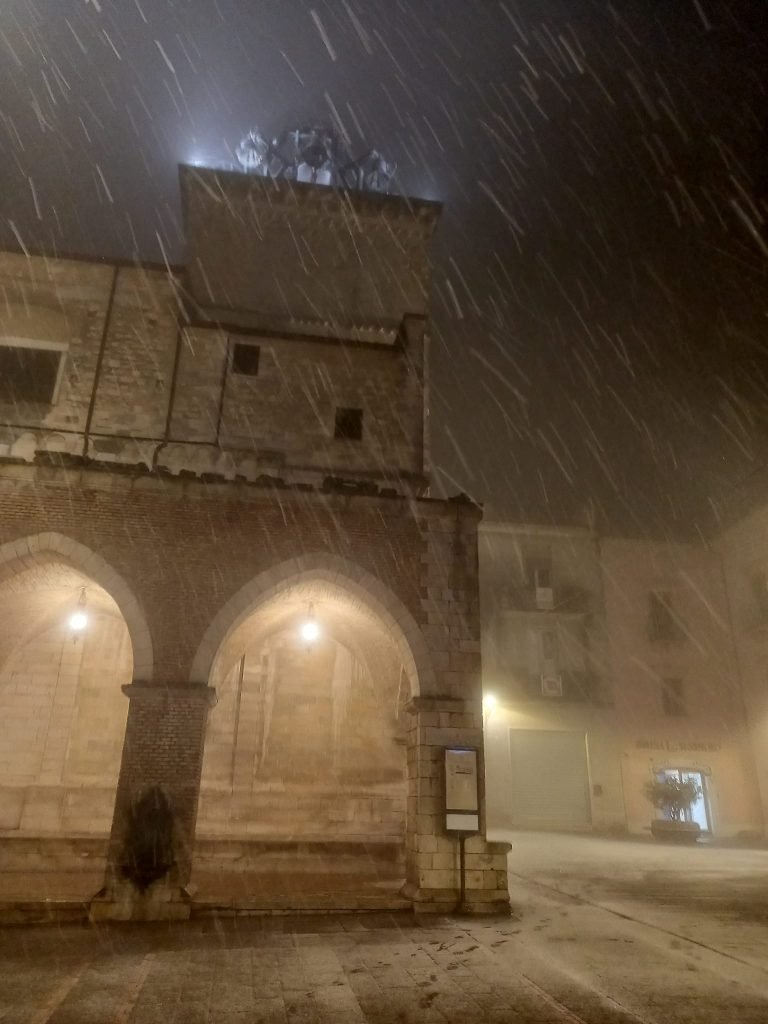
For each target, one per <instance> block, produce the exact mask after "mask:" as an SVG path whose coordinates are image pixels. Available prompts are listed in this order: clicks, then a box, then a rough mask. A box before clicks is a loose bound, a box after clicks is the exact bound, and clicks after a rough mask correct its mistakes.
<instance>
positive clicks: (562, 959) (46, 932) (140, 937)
mask: <svg viewBox="0 0 768 1024" xmlns="http://www.w3.org/2000/svg"><path fill="white" fill-rule="evenodd" d="M513 899H514V901H515V905H516V907H517V909H518V916H516V917H513V918H511V919H500V920H493V921H490V920H478V919H476V918H472V919H470V918H450V919H449V918H441V919H439V920H427V921H422V922H419V921H417V920H414V918H413V917H412V916H411V915H409V914H403V915H373V914H370V915H357V916H356V915H345V916H341V915H340V916H335V917H330V916H316V917H305V918H289V917H264V918H254V917H250V918H227V919H218V918H202V919H198V920H193V921H191V922H189V923H187V924H175V925H167V924H165V925H163V924H157V925H123V926H118V925H110V926H99V927H92V926H74V925H67V926H50V927H37V928H31V927H15V928H14V927H8V928H5V929H3V930H2V931H0V1021H2V1024H257V1022H262V1024H267V1022H269V1024H362V1022H371V1024H416V1022H425V1024H430V1022H434V1024H454V1022H455V1024H485V1022H508V1024H516V1022H517V1024H521V1022H532V1024H562V1022H569V1024H578V1022H580V1021H582V1022H584V1021H586V1022H590V1024H619V1022H622V1024H629V1022H634V1024H637V1022H649V1024H651V1022H652V1024H673V1022H677V1024H710V1022H711V1024H714V1022H717V1024H723V1022H724V1021H728V1022H730V1021H734V1022H737V1021H738V1022H739V1024H758V1022H759V1024H765V1021H766V1020H768V973H766V971H765V968H764V967H763V968H761V967H760V965H759V964H757V965H756V964H746V963H744V962H742V961H741V960H740V959H738V958H734V957H730V958H729V957H728V956H727V955H723V954H722V953H720V952H718V951H717V950H711V949H709V948H704V947H701V946H699V945H697V944H696V943H695V942H692V941H690V940H687V939H685V938H681V937H676V936H674V935H670V934H669V933H668V932H666V931H663V930H662V929H660V928H659V927H655V926H653V925H648V924H646V923H643V922H639V921H635V920H629V919H624V918H621V917H619V916H618V915H617V914H616V913H613V912H611V911H608V910H606V909H604V908H601V907H596V906H594V905H587V904H584V903H580V902H578V901H577V900H576V899H574V897H572V896H569V895H560V894H551V893H550V894H543V893H542V891H541V887H537V886H534V885H528V884H526V883H523V884H521V885H520V886H518V887H517V888H516V889H515V890H514V891H513Z"/></svg>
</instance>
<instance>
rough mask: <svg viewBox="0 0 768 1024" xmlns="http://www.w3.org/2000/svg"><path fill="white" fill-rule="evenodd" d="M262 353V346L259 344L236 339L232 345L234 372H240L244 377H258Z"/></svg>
mask: <svg viewBox="0 0 768 1024" xmlns="http://www.w3.org/2000/svg"><path fill="white" fill-rule="evenodd" d="M260 355H261V348H260V347H259V346H258V345H249V344H248V343H247V342H242V341H236V342H235V343H234V344H233V345H232V361H231V367H232V373H239V374H241V375H242V376H243V377H258V375H259V357H260Z"/></svg>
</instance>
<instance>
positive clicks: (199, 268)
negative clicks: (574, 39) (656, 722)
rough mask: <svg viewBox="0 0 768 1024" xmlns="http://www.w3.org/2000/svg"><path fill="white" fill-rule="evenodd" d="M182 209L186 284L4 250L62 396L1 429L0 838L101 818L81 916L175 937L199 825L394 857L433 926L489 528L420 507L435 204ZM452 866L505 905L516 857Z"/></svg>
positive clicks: (6, 317)
mask: <svg viewBox="0 0 768 1024" xmlns="http://www.w3.org/2000/svg"><path fill="white" fill-rule="evenodd" d="M182 192H183V201H184V206H185V211H186V216H187V232H188V259H187V263H186V264H185V266H184V267H180V268H170V269H169V268H156V267H139V266H117V265H112V266H105V265H93V264H89V263H87V262H84V261H78V260H60V259H51V258H48V257H42V256H32V257H29V258H27V257H26V256H22V255H20V254H14V253H5V254H2V255H0V287H2V289H3V293H4V299H5V304H4V308H5V309H6V310H7V313H6V314H3V315H0V344H3V345H6V346H8V347H10V348H11V349H15V350H17V352H19V359H20V365H21V366H22V368H23V366H24V365H25V364H24V359H25V358H27V355H25V351H26V350H28V349H30V348H31V349H35V347H36V346H38V347H39V346H41V345H42V346H43V347H44V346H45V345H48V346H49V348H50V346H54V351H55V352H56V353H59V355H58V356H55V357H51V358H54V359H58V374H59V375H58V378H57V384H56V387H55V389H54V390H53V391H52V393H51V395H50V396H49V398H50V401H45V402H42V401H40V399H39V396H38V397H37V398H36V400H35V401H26V402H25V401H22V400H21V399H22V398H23V396H24V387H25V384H24V379H23V373H22V375H21V376H20V377H19V378H18V387H19V389H20V390H19V396H17V397H18V398H19V400H16V398H14V396H13V395H11V399H9V398H8V391H7V388H6V391H5V392H4V393H5V395H6V401H5V404H4V405H2V406H0V601H5V602H6V605H7V606H8V607H9V608H10V607H12V606H13V604H14V601H15V600H16V592H17V591H18V590H19V589H22V590H23V589H24V588H25V587H26V590H28V591H29V595H30V596H29V597H28V598H25V600H27V612H28V616H29V617H31V618H33V619H34V620H35V627H34V629H33V633H34V635H30V636H29V637H28V638H26V639H25V642H24V643H23V644H21V646H19V645H16V647H15V648H14V649H13V650H12V651H10V652H8V654H7V656H6V654H5V653H4V652H0V655H2V658H3V661H2V664H0V673H2V672H5V673H6V674H7V675H8V680H7V685H5V687H4V689H3V692H2V694H0V699H3V700H4V699H6V698H8V699H12V703H13V707H14V709H15V711H14V713H18V715H19V717H20V719H24V723H25V725H24V728H27V729H28V730H29V736H30V737H31V740H30V744H28V746H29V749H30V750H34V752H35V758H34V759H33V760H34V762H35V763H34V764H32V763H31V762H30V763H29V764H26V762H24V761H23V756H22V753H21V749H20V748H19V745H17V747H13V748H11V747H9V748H8V749H6V748H1V749H0V757H5V759H6V760H5V762H4V764H5V766H6V768H7V770H8V774H7V775H4V777H3V778H2V780H0V812H2V813H3V814H4V815H5V819H4V821H5V827H6V828H7V829H10V830H11V832H15V833H16V834H19V835H29V834H31V833H32V832H34V831H35V830H38V831H39V830H40V829H42V830H43V831H49V832H51V833H56V832H58V833H59V834H67V833H68V832H71V830H72V828H73V825H72V821H73V820H74V819H73V818H72V815H71V814H70V812H69V811H67V810H66V808H67V807H69V806H70V804H71V803H72V801H73V800H76V798H79V801H80V803H79V806H80V807H81V809H84V808H85V807H86V806H87V804H88V801H96V800H97V797H98V800H103V799H104V797H105V795H106V799H108V800H110V801H112V800H114V815H113V818H112V827H111V837H110V841H109V848H108V858H107V859H108V864H107V873H106V880H105V886H104V889H103V890H102V892H101V893H100V894H99V896H98V898H97V899H96V900H95V901H94V903H93V907H92V914H93V916H94V917H95V918H102V917H118V918H137V917H138V918H153V917H184V916H186V915H187V914H188V913H189V909H190V903H189V896H188V895H187V894H186V892H185V886H186V885H187V883H188V881H189V878H190V872H191V868H192V858H193V853H192V851H193V849H194V840H195V835H196V832H198V834H202V835H204V836H206V837H207V839H206V842H207V844H208V846H207V849H208V850H209V852H210V848H211V843H215V841H216V840H217V839H218V840H228V841H238V842H239V841H242V840H244V839H247V838H248V837H257V838H258V839H259V841H260V842H263V841H264V840H265V839H266V840H269V839H270V837H272V838H273V839H278V840H280V841H281V842H293V841H297V842H298V841H301V840H302V837H304V838H305V839H306V838H312V839H313V840H315V841H317V842H322V843H325V844H330V848H331V849H332V846H333V843H334V842H341V841H343V842H344V843H346V846H345V849H346V848H347V847H348V845H349V842H350V841H351V840H355V841H359V842H361V843H370V842H375V841H381V840H386V841H387V842H389V843H391V844H395V845H396V846H398V847H399V848H401V850H402V857H403V862H404V872H405V874H406V875H407V889H406V892H407V893H408V895H409V898H410V899H412V901H413V902H414V903H415V904H417V905H418V906H419V907H420V908H422V909H445V908H446V907H448V906H449V905H450V904H451V901H452V900H453V903H454V904H455V902H456V899H457V896H458V888H459V877H458V868H457V863H456V856H455V854H456V849H457V845H456V839H455V837H451V836H448V835H446V833H445V829H444V821H443V819H442V816H441V814H440V808H441V800H442V799H443V798H442V796H441V793H442V790H441V786H442V782H441V777H440V759H441V757H442V749H443V748H444V747H445V746H446V745H451V744H456V743H462V744H469V745H471V746H473V747H476V748H477V749H478V752H479V755H480V763H481V765H482V729H481V724H482V722H481V710H480V697H481V694H480V637H479V615H478V600H477V586H478V581H477V572H478V567H477V553H476V534H477V524H478V519H479V511H478V509H477V508H476V507H475V506H473V505H471V504H470V503H468V502H464V501H457V502H444V501H435V500H430V499H429V498H427V497H426V496H425V488H426V484H427V471H428V465H427V461H426V456H425V424H426V419H427V402H426V397H427V393H426V373H427V354H426V349H427V334H426V330H427V307H426V281H427V273H428V266H427V261H426V245H427V242H428V238H429V235H430V233H431V231H432V229H433V227H434V224H435V221H436V215H437V212H438V208H437V207H436V206H435V204H425V203H418V202H415V203H405V202H404V201H401V200H399V199H393V198H391V197H386V196H375V197H369V196H360V195H357V194H350V195H342V194H339V193H337V192H331V191H329V190H323V189H322V188H316V187H306V188H304V187H298V188H297V187H296V186H291V187H287V186H286V185H284V184H275V183H264V182H257V181H253V180H251V179H243V178H241V176H239V175H234V176H233V175H218V174H216V173H215V172H207V171H200V172H198V171H192V170H191V169H185V170H184V171H183V172H182ZM233 211H237V212H236V214H235V215H234V216H233ZM297 242H298V243H299V244H298V246H297ZM390 249H391V250H392V251H391V252H390ZM395 251H396V252H397V258H395V257H394V253H395ZM308 259H309V261H310V262H309V263H308V262H307V260H308ZM345 297H346V298H345ZM323 303H325V305H323ZM254 349H257V350H258V351H254ZM21 350H25V351H21ZM57 595H58V596H57ZM78 595H79V596H78ZM76 607H85V608H87V611H88V620H89V621H88V626H87V630H86V631H85V632H84V634H83V635H82V636H73V635H72V629H73V627H72V626H71V625H66V621H68V620H66V619H65V616H68V615H70V613H71V611H72V610H73V608H76ZM100 609H105V610H108V611H109V613H110V617H109V618H108V624H107V626H105V628H104V629H101V626H100V621H101V618H104V616H105V615H106V611H104V612H103V613H102V612H101V611H100ZM312 609H314V611H313V614H315V615H316V617H317V621H318V622H319V623H320V626H321V627H322V629H323V631H324V634H323V639H322V642H319V643H318V645H317V647H316V648H315V649H314V650H313V651H312V652H309V651H307V650H302V649H300V647H299V646H297V644H296V636H297V629H298V627H299V625H300V623H301V620H302V618H303V617H305V616H306V614H307V612H308V611H312ZM105 621H107V620H106V619H105ZM17 648H18V649H17ZM91 652H96V654H97V661H98V665H97V669H98V670H97V671H96V674H95V675H94V672H93V671H90V670H89V671H86V668H85V667H84V662H85V661H87V658H88V657H90V656H91ZM14 658H15V659H16V660H15V661H14V660H13V659H14ZM57 658H58V660H57ZM9 659H10V660H9ZM35 659H38V660H39V661H40V662H41V666H42V667H39V668H38V667H37V666H38V662H37V661H35ZM78 659H79V660H78ZM131 665H132V671H131ZM238 666H240V667H239V669H238ZM25 673H26V674H25ZM2 679H3V677H2V676H1V675H0V680H2ZM126 698H128V699H127V700H126ZM217 698H220V706H218V707H217V706H216V701H217ZM121 702H122V707H123V709H126V707H127V719H126V718H125V714H126V711H125V710H123V718H122V720H121V719H120V717H119V715H116V712H115V708H116V707H119V706H120V705H121ZM40 715H42V716H43V717H44V718H45V719H46V721H48V720H50V722H51V723H53V727H52V728H50V729H48V730H47V731H46V729H38V728H37V727H36V726H33V724H32V719H34V717H35V716H40ZM122 722H125V739H124V742H122V744H121V745H120V751H121V756H120V765H119V774H118V772H117V768H118V765H117V761H116V758H115V753H116V750H115V743H114V736H115V730H117V732H118V733H119V732H120V731H121V729H122ZM291 751H293V753H290V752H291ZM14 772H15V774H13V773H14ZM70 783H71V784H72V786H74V788H75V789H76V790H78V793H77V794H73V792H72V786H71V785H70ZM201 785H202V790H201ZM201 792H202V798H201ZM99 794H101V795H99ZM483 797H484V795H483V794H482V793H481V800H482V799H483ZM147 801H149V803H147ZM153 801H154V802H153ZM142 808H143V811H142ZM147 808H149V810H148V811H147ZM17 809H18V814H17V813H16V811H17ZM140 812H141V813H144V812H147V813H148V814H149V818H147V819H146V820H148V821H151V822H152V823H153V824H152V825H151V828H156V829H157V830H159V831H158V833H157V834H158V835H162V836H165V837H166V840H167V842H166V845H168V846H169V849H168V850H167V854H166V858H165V860H164V861H163V871H162V877H160V878H157V879H156V878H155V877H154V876H153V875H152V871H153V870H154V868H156V867H157V865H156V864H154V867H153V866H152V865H150V866H149V868H148V869H147V865H146V864H143V863H141V862H142V857H143V854H142V849H143V847H142V842H143V841H144V839H145V838H146V835H144V836H142V835H141V834H138V835H137V826H136V822H137V821H141V820H145V819H142V818H141V816H140ZM35 814H36V815H37V818H36V819H35V818H34V815H35ZM153 815H154V816H153ZM82 817H83V816H82V814H81V818H80V819H78V820H80V821H82ZM33 820H34V821H35V824H30V823H31V822H32V821H33ZM97 820H98V822H99V824H98V825H94V824H93V823H91V827H90V828H89V829H88V830H90V831H92V832H98V831H99V830H101V829H103V827H104V824H103V818H97ZM40 822H44V823H45V824H40ZM149 828H150V827H149V826H147V829H149ZM483 828H484V816H483V815H482V814H481V833H482V829H483ZM147 829H145V833H146V834H149V833H148V832H147ZM200 830H202V832H201V831H200ZM150 831H151V829H150ZM139 832H141V830H140V829H139ZM6 834H8V833H6ZM168 837H170V839H169V838H168ZM144 846H146V843H144ZM137 850H138V852H137ZM452 851H453V853H452ZM331 856H332V854H331ZM467 857H468V860H467V867H468V873H467V878H466V898H465V904H466V906H467V907H468V908H469V909H473V910H478V911H486V912H487V911H489V910H498V909H503V908H505V907H506V906H507V901H508V897H507V892H506V875H505V873H504V871H503V864H502V861H503V858H504V849H503V848H501V847H498V846H494V845H493V844H488V843H486V841H485V839H484V838H482V837H481V836H478V837H475V838H473V839H471V840H469V841H468V844H467ZM153 863H154V862H153ZM148 870H149V874H148V873H147V871H148Z"/></svg>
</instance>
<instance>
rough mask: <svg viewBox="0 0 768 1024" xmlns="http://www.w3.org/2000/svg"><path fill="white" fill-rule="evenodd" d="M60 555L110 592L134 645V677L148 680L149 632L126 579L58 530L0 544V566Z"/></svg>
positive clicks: (151, 663)
mask: <svg viewBox="0 0 768 1024" xmlns="http://www.w3.org/2000/svg"><path fill="white" fill-rule="evenodd" d="M45 554H54V555H60V556H61V558H62V559H63V560H64V561H65V562H68V563H69V564H70V565H72V566H73V567H74V568H76V569H79V570H80V571H81V572H82V573H83V574H84V575H86V576H88V577H90V578H91V579H92V580H93V581H94V583H98V585H99V586H100V587H103V589H104V590H106V592H107V593H108V594H109V595H110V597H111V598H112V599H113V600H114V602H115V604H116V605H117V606H118V608H119V609H120V612H121V614H122V616H123V618H124V619H125V624H126V626H127V627H128V635H129V636H130V638H131V647H132V648H133V676H134V679H140V680H142V681H150V680H151V679H152V675H153V671H154V655H153V651H152V636H151V634H150V632H149V626H148V625H147V620H146V619H145V617H144V612H143V611H142V609H141V606H140V604H139V602H138V601H137V599H136V597H135V596H134V594H133V591H132V590H131V588H130V587H129V586H128V584H127V583H126V581H125V580H124V579H123V577H122V576H120V575H119V574H118V573H117V572H115V570H114V569H113V568H112V567H111V566H110V565H109V564H108V563H107V562H106V561H105V560H104V559H103V558H102V557H101V555H97V554H96V552H95V551H92V550H91V549H90V548H88V547H86V546H85V545H84V544H80V543H79V542H78V541H76V540H72V539H71V538H70V537H65V536H64V535H63V534H61V533H38V534H35V535H34V536H31V537H23V538H22V539H20V540H12V541H8V542H7V543H5V544H0V566H2V565H3V564H4V563H8V562H13V561H16V560H17V559H19V560H22V561H23V559H24V558H25V557H27V558H28V557H29V556H30V555H45Z"/></svg>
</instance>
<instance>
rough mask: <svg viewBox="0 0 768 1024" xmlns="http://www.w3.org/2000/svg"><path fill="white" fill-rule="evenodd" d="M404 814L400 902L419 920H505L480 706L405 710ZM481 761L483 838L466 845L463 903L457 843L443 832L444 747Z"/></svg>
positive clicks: (429, 705)
mask: <svg viewBox="0 0 768 1024" xmlns="http://www.w3.org/2000/svg"><path fill="white" fill-rule="evenodd" d="M408 711H409V713H410V715H411V727H410V730H409V738H408V810H407V816H406V884H405V888H404V889H403V895H404V896H406V897H407V898H408V899H410V900H412V901H413V904H414V909H415V910H417V911H419V912H422V913H424V912H432V913H450V912H451V911H454V910H458V909H460V910H461V911H462V912H464V913H475V914H508V913H509V893H508V891H507V853H508V851H509V849H510V847H509V844H508V843H492V842H489V841H488V840H487V839H486V838H485V772H484V762H483V720H482V708H481V705H480V702H479V700H476V701H462V700H452V699H445V698H437V697H416V698H415V699H414V700H412V701H411V703H410V705H409V706H408ZM455 746H458V747H475V748H476V749H477V753H478V771H479V797H480V833H479V834H478V835H472V836H468V837H467V838H466V840H465V853H466V861H465V870H466V874H465V898H464V904H463V906H462V907H459V906H458V902H459V895H460V885H461V883H460V872H459V840H458V837H457V836H456V835H455V834H452V833H447V832H446V831H445V815H444V809H445V770H444V765H445V754H444V750H445V748H446V747H455Z"/></svg>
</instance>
